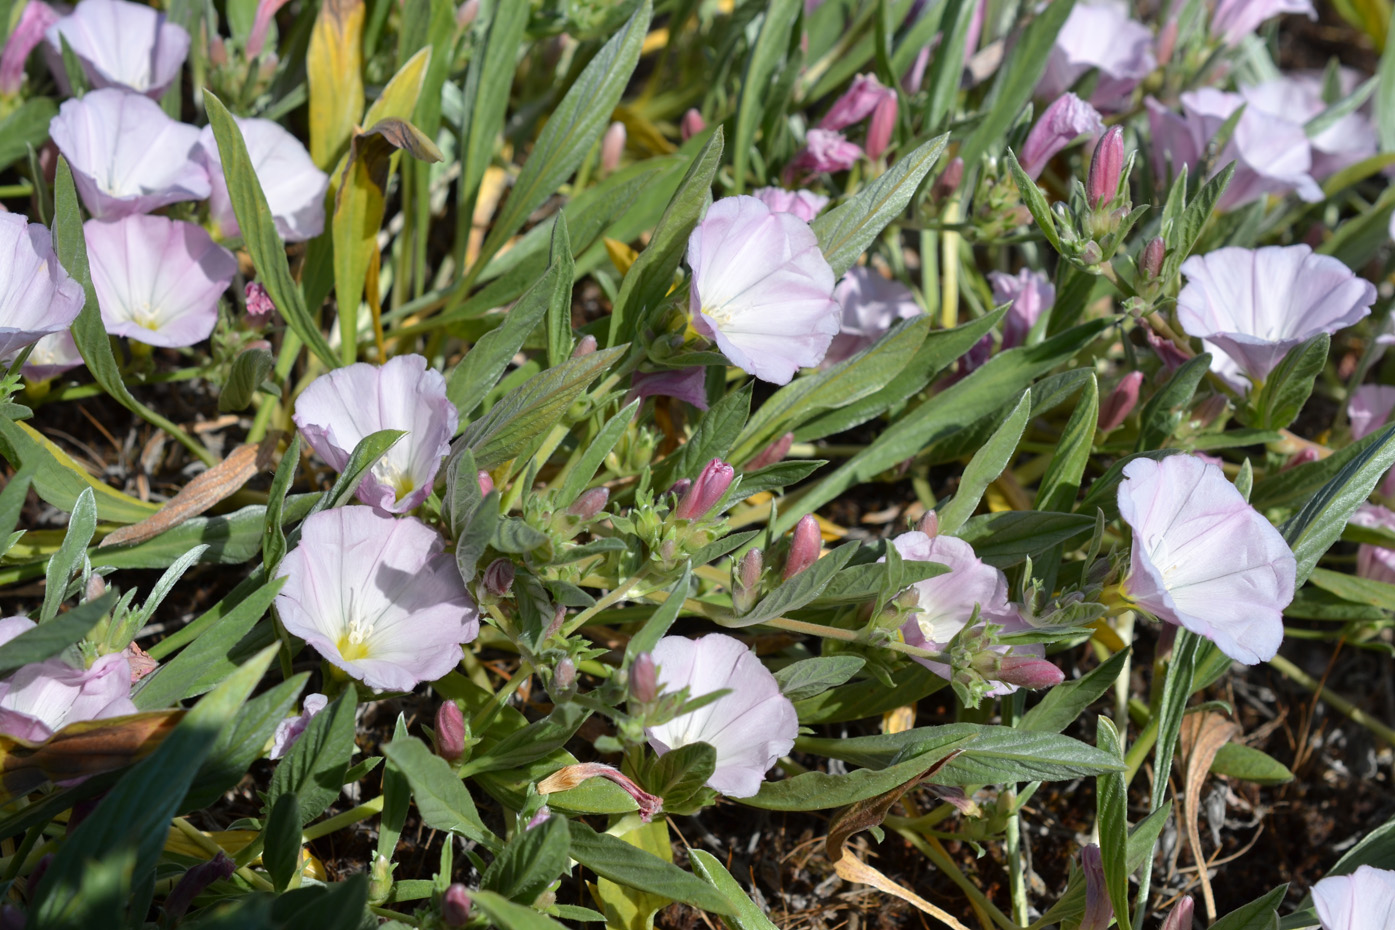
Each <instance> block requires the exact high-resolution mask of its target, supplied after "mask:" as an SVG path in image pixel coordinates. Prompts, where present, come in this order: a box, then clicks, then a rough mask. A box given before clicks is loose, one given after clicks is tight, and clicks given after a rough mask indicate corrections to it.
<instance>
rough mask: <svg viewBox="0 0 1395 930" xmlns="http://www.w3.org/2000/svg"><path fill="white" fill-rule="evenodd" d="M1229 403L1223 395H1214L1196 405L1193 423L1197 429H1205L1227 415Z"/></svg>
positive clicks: (1193, 412)
mask: <svg viewBox="0 0 1395 930" xmlns="http://www.w3.org/2000/svg"><path fill="white" fill-rule="evenodd" d="M1228 405H1229V401H1227V400H1226V399H1225V396H1224V395H1222V394H1212V395H1211V396H1210V397H1208V398H1206V399H1205V400H1203V401H1202V402H1201V403H1199V404H1197V405H1196V409H1195V410H1194V411H1192V423H1194V424H1196V428H1197V429H1205V428H1206V427H1208V426H1210V425H1211V424H1212V423H1215V422H1216V420H1217V419H1219V418H1220V416H1221V414H1223V413H1225V411H1226V407H1227V406H1228Z"/></svg>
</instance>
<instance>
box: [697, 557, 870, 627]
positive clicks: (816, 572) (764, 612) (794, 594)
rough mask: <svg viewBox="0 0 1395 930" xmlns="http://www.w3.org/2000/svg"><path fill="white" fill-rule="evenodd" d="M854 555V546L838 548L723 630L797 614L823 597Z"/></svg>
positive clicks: (728, 622)
mask: <svg viewBox="0 0 1395 930" xmlns="http://www.w3.org/2000/svg"><path fill="white" fill-rule="evenodd" d="M855 552H857V546H839V547H838V548H836V549H833V550H832V551H830V552H829V553H828V554H826V555H824V556H823V557H822V558H820V559H819V560H818V561H816V562H815V563H814V564H813V565H810V566H809V567H808V568H806V569H804V571H802V572H800V573H799V574H797V575H795V576H794V577H793V578H791V579H789V580H788V581H786V582H784V583H783V584H781V585H780V586H779V587H778V588H776V589H775V590H774V591H771V592H770V593H769V594H767V595H766V596H765V597H763V598H761V601H760V603H758V604H756V606H755V607H752V608H751V610H750V612H749V613H747V614H745V615H744V616H742V617H740V618H738V619H736V620H734V621H726V622H724V623H723V625H724V626H728V627H737V628H739V627H747V626H754V625H755V624H757V623H764V622H765V621H767V620H774V619H775V618H776V617H783V616H784V615H785V614H787V613H789V612H790V611H792V610H798V609H799V608H801V607H803V606H804V605H805V604H808V603H809V602H810V601H812V600H813V599H814V598H816V597H818V596H819V595H820V594H822V593H823V590H824V588H827V587H828V584H829V582H831V581H832V580H833V576H834V575H836V574H838V572H840V571H842V570H843V566H844V565H847V564H848V560H849V559H851V558H852V557H853V554H854V553H855Z"/></svg>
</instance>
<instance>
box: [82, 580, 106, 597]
mask: <svg viewBox="0 0 1395 930" xmlns="http://www.w3.org/2000/svg"><path fill="white" fill-rule="evenodd" d="M106 593H107V581H106V579H105V578H103V577H102V576H101V575H96V574H94V575H93V576H92V577H90V578H88V579H87V600H89V601H95V600H97V598H99V597H101V596H102V595H103V594H106Z"/></svg>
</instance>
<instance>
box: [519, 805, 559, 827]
mask: <svg viewBox="0 0 1395 930" xmlns="http://www.w3.org/2000/svg"><path fill="white" fill-rule="evenodd" d="M551 819H552V809H551V808H550V807H548V806H547V805H546V804H544V805H543V806H542V807H540V808H538V812H537V813H536V814H534V815H533V816H532V818H531V819H530V820H529V821H528V825H527V826H526V827H524V828H523V829H525V830H531V829H533V828H534V827H540V826H542V825H543V824H545V823H547V822H548V821H549V820H551Z"/></svg>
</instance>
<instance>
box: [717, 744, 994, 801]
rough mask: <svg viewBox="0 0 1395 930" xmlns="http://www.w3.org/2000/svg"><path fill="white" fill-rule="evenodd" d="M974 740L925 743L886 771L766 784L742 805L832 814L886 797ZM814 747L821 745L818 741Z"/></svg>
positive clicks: (810, 775)
mask: <svg viewBox="0 0 1395 930" xmlns="http://www.w3.org/2000/svg"><path fill="white" fill-rule="evenodd" d="M972 739H973V736H972V735H971V734H963V733H959V734H953V735H945V736H943V737H941V738H938V739H933V740H926V741H924V744H923V745H922V746H921V748H920V750H919V751H918V752H917V753H915V754H910V755H909V757H908V758H907V759H905V760H904V761H901V762H897V763H896V764H895V765H889V766H887V767H886V768H881V769H872V768H861V769H856V770H854V771H851V772H848V773H847V774H846V775H827V774H825V773H823V772H804V773H803V774H801V775H796V776H794V777H793V778H786V779H784V780H783V781H767V782H765V783H764V784H762V785H761V788H760V791H758V792H756V794H755V795H753V796H752V797H749V798H742V799H741V803H743V804H746V805H748V806H750V807H758V808H761V809H762V810H772V811H818V810H831V809H832V808H835V807H843V806H846V805H848V804H855V803H856V802H858V801H865V800H867V799H868V798H874V797H876V796H877V795H879V794H885V793H886V792H888V791H890V790H892V789H893V788H899V787H900V786H902V785H904V784H905V783H906V782H908V781H910V780H911V779H913V778H917V777H919V776H921V775H924V774H925V773H926V772H927V771H929V769H930V767H931V766H933V765H934V764H935V763H936V762H939V761H940V760H941V759H943V758H944V757H945V756H947V755H949V754H950V753H951V752H954V751H955V750H956V749H963V748H964V747H966V746H967V745H969V744H970V742H971V741H972ZM800 742H803V741H802V740H801V741H800ZM825 742H836V740H827V741H825ZM815 743H816V744H818V745H822V743H821V742H819V741H815ZM796 745H798V743H796ZM814 751H818V750H814Z"/></svg>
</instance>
